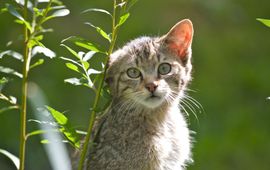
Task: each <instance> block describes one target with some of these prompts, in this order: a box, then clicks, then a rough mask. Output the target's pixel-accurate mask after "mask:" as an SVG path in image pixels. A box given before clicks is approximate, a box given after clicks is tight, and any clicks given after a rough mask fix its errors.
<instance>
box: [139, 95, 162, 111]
mask: <svg viewBox="0 0 270 170" xmlns="http://www.w3.org/2000/svg"><path fill="white" fill-rule="evenodd" d="M163 102H164V99H163V98H162V97H160V96H149V97H147V98H146V99H144V100H143V101H141V104H142V105H144V106H145V107H146V108H149V109H155V108H158V107H160V106H161V105H162V103H163Z"/></svg>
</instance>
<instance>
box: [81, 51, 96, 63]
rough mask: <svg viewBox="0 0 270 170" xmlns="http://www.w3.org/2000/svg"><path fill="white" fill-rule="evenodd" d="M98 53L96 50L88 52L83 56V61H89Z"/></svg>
mask: <svg viewBox="0 0 270 170" xmlns="http://www.w3.org/2000/svg"><path fill="white" fill-rule="evenodd" d="M95 54H96V52H95V51H89V52H88V53H86V54H85V55H84V57H83V61H88V60H90V59H91V58H92V57H93V56H94V55H95Z"/></svg>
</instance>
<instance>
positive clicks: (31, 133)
mask: <svg viewBox="0 0 270 170" xmlns="http://www.w3.org/2000/svg"><path fill="white" fill-rule="evenodd" d="M50 132H59V130H57V129H50V130H35V131H33V132H30V133H28V134H27V135H26V138H29V137H31V136H35V135H40V134H44V133H50Z"/></svg>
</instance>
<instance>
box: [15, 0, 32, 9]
mask: <svg viewBox="0 0 270 170" xmlns="http://www.w3.org/2000/svg"><path fill="white" fill-rule="evenodd" d="M15 2H17V3H18V4H20V5H21V6H24V2H25V0H15ZM32 7H33V4H32V2H31V1H28V2H27V8H29V9H31V8H32Z"/></svg>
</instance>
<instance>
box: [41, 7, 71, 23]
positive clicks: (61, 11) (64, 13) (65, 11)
mask: <svg viewBox="0 0 270 170" xmlns="http://www.w3.org/2000/svg"><path fill="white" fill-rule="evenodd" d="M69 13H70V11H69V10H68V9H59V10H57V11H55V12H54V13H53V14H52V15H50V16H48V17H46V18H45V19H44V20H43V21H42V23H44V22H46V21H48V20H50V19H53V18H57V17H64V16H67V15H68V14H69Z"/></svg>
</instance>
